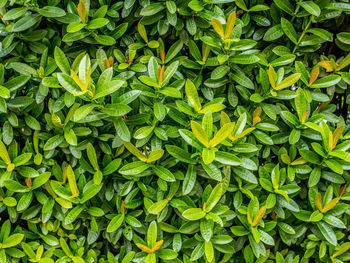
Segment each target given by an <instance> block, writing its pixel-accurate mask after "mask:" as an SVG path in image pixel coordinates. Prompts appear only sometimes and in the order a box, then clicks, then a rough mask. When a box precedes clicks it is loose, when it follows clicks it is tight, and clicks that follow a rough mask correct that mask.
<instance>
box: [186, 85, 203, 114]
mask: <svg viewBox="0 0 350 263" xmlns="http://www.w3.org/2000/svg"><path fill="white" fill-rule="evenodd" d="M185 92H186V96H187V98H188V101H189V102H190V104H191V105H192V107H193V108H194V110H195V111H197V112H198V111H200V109H201V107H202V105H201V102H200V100H199V96H198V92H197V89H196V86H195V85H194V84H193V82H192V81H191V80H189V79H187V80H186V85H185Z"/></svg>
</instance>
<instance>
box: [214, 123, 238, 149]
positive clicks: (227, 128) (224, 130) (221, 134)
mask: <svg viewBox="0 0 350 263" xmlns="http://www.w3.org/2000/svg"><path fill="white" fill-rule="evenodd" d="M234 128H235V124H234V123H232V122H229V123H226V124H225V125H224V126H222V127H221V129H220V130H219V131H218V132H217V133H216V134H215V136H214V138H213V139H211V140H210V142H209V147H215V146H216V145H218V144H220V143H221V142H222V141H223V140H225V139H226V138H227V137H228V136H229V135H230V134H231V132H233V129H234Z"/></svg>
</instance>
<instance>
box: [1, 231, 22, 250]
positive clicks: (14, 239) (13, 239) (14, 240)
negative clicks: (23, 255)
mask: <svg viewBox="0 0 350 263" xmlns="http://www.w3.org/2000/svg"><path fill="white" fill-rule="evenodd" d="M23 238H24V235H23V234H13V235H11V236H9V237H8V238H6V239H5V240H4V242H3V243H2V248H9V247H14V246H16V245H18V244H19V243H21V241H22V240H23Z"/></svg>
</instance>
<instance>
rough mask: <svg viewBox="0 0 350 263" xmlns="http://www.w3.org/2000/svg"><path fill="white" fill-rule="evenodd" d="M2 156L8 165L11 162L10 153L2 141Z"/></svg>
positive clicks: (0, 144)
mask: <svg viewBox="0 0 350 263" xmlns="http://www.w3.org/2000/svg"><path fill="white" fill-rule="evenodd" d="M0 158H1V159H2V160H3V161H4V162H5V163H6V164H7V165H8V164H10V163H11V159H10V156H9V153H8V152H7V149H6V146H5V144H4V143H3V142H2V141H0Z"/></svg>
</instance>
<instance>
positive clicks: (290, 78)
mask: <svg viewBox="0 0 350 263" xmlns="http://www.w3.org/2000/svg"><path fill="white" fill-rule="evenodd" d="M300 77H301V74H300V73H294V74H292V75H290V76H288V77H286V78H285V79H284V80H282V81H281V82H280V83H279V84H278V85H277V86H276V87H275V88H274V89H275V90H281V89H285V88H288V87H290V86H292V85H293V84H294V83H296V82H297V81H298V80H299V79H300Z"/></svg>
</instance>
